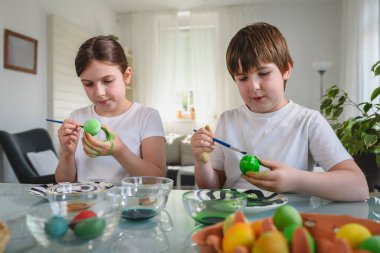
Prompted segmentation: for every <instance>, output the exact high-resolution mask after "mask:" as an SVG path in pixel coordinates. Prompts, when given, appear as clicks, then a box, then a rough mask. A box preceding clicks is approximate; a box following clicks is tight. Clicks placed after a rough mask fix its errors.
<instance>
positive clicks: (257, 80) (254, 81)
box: [250, 77, 260, 91]
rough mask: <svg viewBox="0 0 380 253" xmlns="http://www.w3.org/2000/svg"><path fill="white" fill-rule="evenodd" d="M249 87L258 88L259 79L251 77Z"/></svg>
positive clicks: (254, 89)
mask: <svg viewBox="0 0 380 253" xmlns="http://www.w3.org/2000/svg"><path fill="white" fill-rule="evenodd" d="M250 88H251V89H252V90H253V91H256V90H260V80H259V79H258V78H255V77H253V78H252V79H251V85H250Z"/></svg>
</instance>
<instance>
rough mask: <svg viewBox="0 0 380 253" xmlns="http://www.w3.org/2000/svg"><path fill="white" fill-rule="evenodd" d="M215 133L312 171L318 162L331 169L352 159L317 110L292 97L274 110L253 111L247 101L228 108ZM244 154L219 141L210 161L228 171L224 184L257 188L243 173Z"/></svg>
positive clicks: (257, 152)
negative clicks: (265, 111) (242, 159)
mask: <svg viewBox="0 0 380 253" xmlns="http://www.w3.org/2000/svg"><path fill="white" fill-rule="evenodd" d="M215 136H216V137H217V138H219V139H221V140H223V141H225V142H227V143H229V144H231V145H232V146H235V147H237V148H239V149H241V150H244V151H247V152H248V154H249V155H255V156H258V157H260V158H262V159H268V160H274V161H278V162H281V163H284V164H287V165H290V166H291V167H294V168H296V169H299V170H306V171H312V170H313V168H314V166H315V164H316V163H319V165H320V166H321V167H322V168H324V169H325V170H329V169H330V168H331V167H333V166H334V165H335V164H337V163H339V162H342V161H344V160H347V159H352V157H351V156H350V155H349V153H348V152H347V151H346V149H345V148H344V147H343V145H342V144H341V142H340V141H339V139H338V137H337V136H336V134H335V133H334V131H333V130H332V128H331V126H330V125H329V123H328V122H327V121H326V120H325V118H324V117H323V116H322V115H321V114H320V113H319V112H318V111H316V110H312V109H308V108H305V107H303V106H300V105H298V104H295V103H294V102H292V101H289V102H288V104H287V105H286V106H284V107H283V108H281V109H280V110H278V111H275V112H271V113H254V112H252V111H250V110H249V109H248V107H247V106H246V105H244V106H241V107H239V108H237V109H234V110H230V111H226V112H224V113H223V114H222V115H221V117H220V120H219V122H218V125H217V127H216V130H215ZM242 157H243V155H242V154H240V153H238V152H235V151H233V150H230V149H228V148H225V147H223V146H221V145H219V144H216V148H215V149H214V151H213V152H212V155H211V162H212V166H213V168H215V169H218V170H224V172H225V174H226V178H227V180H226V183H225V184H224V186H223V188H242V189H247V188H249V189H251V188H255V186H253V185H252V184H251V183H249V182H248V181H246V180H245V179H243V178H242V177H241V171H240V167H239V162H240V159H241V158H242ZM262 169H263V168H262V167H260V170H262ZM264 169H265V168H264ZM266 169H267V168H266Z"/></svg>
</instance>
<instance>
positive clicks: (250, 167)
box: [240, 155, 260, 174]
mask: <svg viewBox="0 0 380 253" xmlns="http://www.w3.org/2000/svg"><path fill="white" fill-rule="evenodd" d="M259 169H260V162H259V160H258V159H257V157H255V156H251V155H245V156H243V157H242V158H241V159H240V170H241V172H243V174H245V173H247V172H250V171H251V172H258V171H259Z"/></svg>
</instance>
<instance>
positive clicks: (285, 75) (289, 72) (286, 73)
mask: <svg viewBox="0 0 380 253" xmlns="http://www.w3.org/2000/svg"><path fill="white" fill-rule="evenodd" d="M292 69H293V67H292V65H291V64H290V63H288V67H287V70H285V72H284V73H283V74H282V78H283V79H284V80H288V79H289V77H290V74H291V73H292Z"/></svg>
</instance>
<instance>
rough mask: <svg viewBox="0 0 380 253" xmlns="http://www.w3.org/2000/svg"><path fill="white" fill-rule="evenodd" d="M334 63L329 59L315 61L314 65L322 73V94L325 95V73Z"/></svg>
mask: <svg viewBox="0 0 380 253" xmlns="http://www.w3.org/2000/svg"><path fill="white" fill-rule="evenodd" d="M331 65H332V63H331V62H329V61H320V62H314V63H313V67H314V68H315V69H316V70H317V71H318V73H319V75H320V84H319V88H320V96H321V98H322V97H323V92H324V87H323V75H324V74H325V73H326V71H327V70H328V69H329V68H330V67H331Z"/></svg>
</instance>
